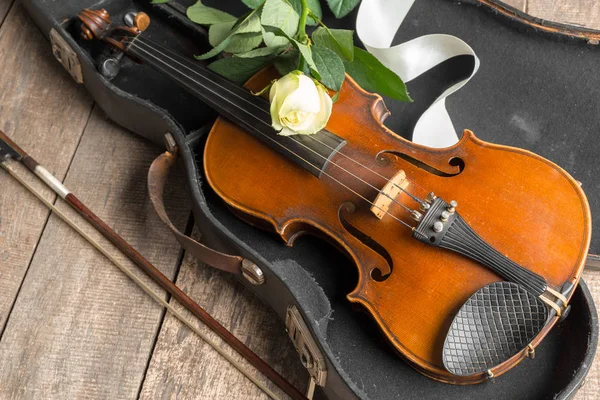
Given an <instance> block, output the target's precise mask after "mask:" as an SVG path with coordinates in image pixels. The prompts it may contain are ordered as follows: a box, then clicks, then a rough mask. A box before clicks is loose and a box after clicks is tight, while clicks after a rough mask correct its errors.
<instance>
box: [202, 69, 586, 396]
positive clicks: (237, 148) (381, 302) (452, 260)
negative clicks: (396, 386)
mask: <svg viewBox="0 0 600 400" xmlns="http://www.w3.org/2000/svg"><path fill="white" fill-rule="evenodd" d="M273 77H274V71H273V70H265V71H262V72H260V73H259V74H257V75H256V76H255V77H254V78H253V79H251V80H250V81H249V82H248V84H247V86H248V88H250V89H252V90H255V91H258V90H260V89H261V88H262V87H264V86H265V85H266V84H267V83H268V82H269V81H270V80H272V79H273ZM387 115H388V111H387V109H386V107H385V105H384V104H383V100H382V99H381V97H380V96H378V95H375V94H371V93H367V92H365V91H364V90H363V89H361V88H360V87H359V86H358V85H357V84H356V83H355V82H354V81H353V80H352V79H351V78H349V77H348V78H347V79H346V82H345V83H344V85H343V88H342V90H341V92H340V96H339V100H338V101H337V102H336V103H335V104H334V108H333V113H332V116H331V119H330V121H329V123H328V125H327V127H326V130H328V131H330V132H332V133H334V134H335V135H337V136H340V137H341V138H343V139H345V140H346V142H347V144H346V145H345V146H344V147H343V148H342V149H341V150H339V153H340V154H336V155H334V156H333V158H332V159H331V160H330V165H329V166H328V167H327V169H326V170H325V171H326V172H328V173H329V174H330V175H327V176H321V178H317V177H316V176H314V175H312V174H309V173H307V172H306V171H305V170H304V169H302V168H300V167H299V166H297V165H296V164H294V163H291V162H290V161H289V160H288V159H286V158H285V157H283V156H281V155H280V154H278V153H275V152H273V151H272V150H271V149H270V148H269V147H267V146H266V145H265V144H264V143H263V142H261V141H259V140H257V139H255V138H253V137H251V136H250V135H248V134H247V133H246V132H244V131H243V130H242V129H240V128H238V127H237V126H236V125H234V124H232V123H231V122H229V121H228V120H225V119H222V118H221V119H218V120H217V122H216V123H215V125H214V126H213V128H212V130H211V132H210V135H209V137H208V140H207V143H206V148H205V153H204V168H205V173H206V178H207V181H208V182H209V184H210V186H211V187H212V188H213V189H214V190H215V192H216V193H217V194H218V195H219V196H220V197H221V198H222V199H223V200H224V201H225V202H226V203H227V204H228V206H229V207H231V208H232V209H233V210H234V212H235V214H236V215H238V216H239V217H240V218H242V219H244V220H245V221H247V222H249V223H250V224H253V225H255V226H258V227H262V228H264V229H270V230H273V231H275V232H276V233H277V234H278V235H279V236H281V238H282V239H283V240H284V241H285V242H286V243H287V244H288V245H290V246H292V245H293V243H294V241H295V240H296V239H297V238H298V237H299V236H301V235H304V234H312V235H317V236H319V237H323V238H325V239H327V240H328V241H330V242H332V243H334V244H335V245H336V246H337V247H338V248H339V249H341V250H342V252H344V253H345V254H346V255H347V256H348V257H349V258H350V259H351V260H352V261H353V263H354V265H355V266H356V268H358V273H359V279H358V284H357V287H356V289H355V290H354V291H352V292H351V293H349V294H348V300H349V301H351V302H352V303H355V304H359V305H360V306H362V307H363V308H364V309H365V310H366V311H367V312H368V313H369V314H370V315H371V316H372V317H373V318H374V319H375V320H376V322H377V324H378V325H379V327H380V328H381V330H382V331H383V333H384V334H385V336H386V337H387V338H388V339H389V341H390V342H391V343H392V344H393V346H394V347H395V349H396V350H397V351H398V352H399V353H400V354H401V355H402V356H403V357H404V358H405V359H407V360H408V361H409V362H410V363H411V365H413V366H414V367H415V368H417V369H418V370H420V371H421V372H423V373H424V374H426V375H428V376H430V377H432V378H434V379H437V380H440V381H444V382H451V383H459V384H469V383H477V382H481V381H484V380H486V379H488V376H487V375H486V374H485V373H480V374H476V375H471V376H467V377H460V376H456V375H453V374H451V373H449V372H448V371H447V370H446V369H445V368H444V366H443V363H442V346H443V343H444V339H445V337H446V333H447V332H448V330H449V328H450V324H451V323H452V320H453V318H454V316H455V315H456V314H457V312H458V310H459V309H460V307H461V306H462V305H463V304H464V303H465V302H466V301H467V300H468V298H469V297H470V296H471V295H472V294H473V293H475V292H476V291H477V290H479V289H480V288H482V287H483V286H486V285H487V284H489V283H492V282H496V281H499V280H501V278H500V277H499V276H498V275H496V274H494V273H493V272H491V271H490V270H488V269H486V268H485V267H483V266H482V265H480V264H478V263H477V262H475V261H472V260H470V259H469V258H466V257H464V256H462V255H460V254H456V253H452V252H449V251H447V250H444V249H440V248H435V247H431V246H428V245H426V244H424V243H420V242H418V241H416V240H414V239H413V238H412V235H411V231H410V230H409V229H408V228H407V227H405V226H403V225H402V224H399V223H397V221H396V220H395V219H394V218H392V217H391V215H384V216H383V218H382V219H378V218H377V217H376V216H375V215H374V214H373V212H372V211H371V210H370V204H369V203H367V202H365V201H363V199H362V198H361V197H360V196H357V194H360V195H361V196H364V198H366V199H370V200H372V199H375V198H376V197H377V195H378V191H377V190H375V188H383V187H384V186H385V185H386V183H387V180H386V179H384V177H389V178H391V177H393V176H394V175H395V174H397V173H398V171H400V170H402V171H404V172H405V173H406V177H407V178H408V180H409V181H410V183H408V187H406V189H407V190H406V191H407V192H412V193H415V194H418V195H419V196H422V197H424V195H425V194H426V193H427V192H428V191H432V192H434V193H436V194H437V195H438V196H440V197H443V198H445V199H447V200H448V201H449V199H455V200H457V201H458V204H459V206H458V207H457V208H458V209H459V210H460V213H461V215H462V217H463V218H464V219H465V220H466V221H467V222H468V223H469V224H470V225H471V227H472V228H473V229H474V230H475V231H477V232H478V233H479V234H480V235H481V236H482V237H483V239H484V240H485V241H487V242H488V243H489V244H490V245H492V246H493V247H494V248H496V249H498V251H500V252H501V253H502V254H504V255H505V256H507V257H509V258H510V259H512V260H513V261H515V262H517V263H519V264H521V265H523V266H526V268H528V269H530V270H531V271H533V272H535V273H537V274H539V275H540V276H542V277H544V278H545V279H546V282H547V284H548V286H549V287H551V288H553V289H555V290H557V291H560V290H561V288H562V287H563V285H565V284H567V283H570V284H573V285H577V283H578V281H579V279H580V277H581V273H582V270H583V267H584V263H585V260H586V256H587V251H588V247H589V243H590V237H591V216H590V210H589V206H588V203H587V200H586V197H585V195H584V193H583V191H582V190H581V188H580V185H579V184H578V182H577V181H575V180H574V179H573V178H572V177H571V176H570V175H569V174H568V173H567V172H565V171H564V170H563V169H561V168H560V167H558V166H557V165H555V164H553V163H552V162H550V161H548V160H546V159H544V158H542V157H540V156H537V155H535V154H533V153H531V152H528V151H526V150H521V149H516V148H511V147H507V146H500V145H494V144H490V143H486V142H483V141H481V140H479V139H477V138H476V137H475V135H474V134H473V133H472V132H470V131H465V133H464V135H463V137H462V139H461V140H460V142H458V143H457V144H456V145H454V146H452V147H450V148H446V149H432V148H426V147H423V146H420V145H417V144H414V143H412V142H409V141H407V140H405V139H403V138H402V137H400V136H398V135H396V134H395V133H393V132H392V131H390V130H389V129H387V128H386V127H385V126H384V125H383V120H384V119H385V118H386V116H387ZM341 153H343V155H342V154H341ZM350 158H351V159H353V160H354V161H358V162H359V163H360V164H362V165H364V166H366V167H368V169H366V168H360V167H358V166H357V164H356V163H355V162H354V161H353V160H350ZM342 168H343V169H342ZM369 169H370V170H371V171H369ZM346 171H351V172H352V173H353V174H355V175H358V176H360V177H361V178H362V179H363V180H364V181H367V182H369V183H371V184H372V186H373V187H374V188H373V187H370V186H368V185H366V184H364V183H363V182H361V181H359V180H357V179H354V177H353V176H351V175H349V174H348V173H346ZM372 171H375V172H377V173H378V174H380V175H376V174H374V173H373V172H372ZM333 178H336V179H338V180H340V181H341V182H343V183H344V184H346V185H348V186H349V187H350V188H351V189H353V190H354V191H355V192H356V193H357V194H355V193H353V192H351V191H349V190H346V189H345V188H344V187H341V186H340V184H339V183H338V182H337V181H336V180H334V179H333ZM397 200H398V202H400V203H403V204H406V205H409V204H410V201H411V199H410V198H409V197H408V195H407V194H406V193H400V194H399V197H398V198H397ZM403 212H404V213H405V214H406V212H405V211H404V210H403V209H402V208H401V207H400V205H399V204H393V205H392V207H391V208H390V210H389V213H390V214H394V215H396V216H400V217H402V216H403V215H402V213H403ZM404 216H406V215H404ZM405 219H406V218H405ZM377 270H378V271H377ZM341 273H343V271H342V272H341ZM382 277H383V278H382ZM571 293H572V292H571ZM557 319H558V318H557V317H554V318H553V320H552V322H550V323H549V324H547V325H546V326H545V327H544V329H543V330H542V331H541V332H540V333H539V335H538V336H537V337H536V338H535V339H534V341H533V342H532V343H531V344H532V346H533V347H535V346H537V344H539V343H540V342H541V340H542V339H543V338H544V336H545V335H546V334H547V333H548V331H549V330H550V329H551V328H552V326H553V325H554V323H555V322H556V321H557ZM526 355H527V349H524V350H523V351H522V352H521V353H520V354H517V355H515V356H514V357H512V358H511V359H510V360H508V361H506V362H505V363H503V364H502V365H500V366H498V367H496V368H494V369H493V370H492V372H493V374H494V375H495V376H498V375H500V374H502V373H503V372H505V371H506V370H508V369H510V368H511V367H512V366H514V365H515V364H516V363H518V362H519V361H520V360H522V359H523V358H524V357H525V356H526Z"/></svg>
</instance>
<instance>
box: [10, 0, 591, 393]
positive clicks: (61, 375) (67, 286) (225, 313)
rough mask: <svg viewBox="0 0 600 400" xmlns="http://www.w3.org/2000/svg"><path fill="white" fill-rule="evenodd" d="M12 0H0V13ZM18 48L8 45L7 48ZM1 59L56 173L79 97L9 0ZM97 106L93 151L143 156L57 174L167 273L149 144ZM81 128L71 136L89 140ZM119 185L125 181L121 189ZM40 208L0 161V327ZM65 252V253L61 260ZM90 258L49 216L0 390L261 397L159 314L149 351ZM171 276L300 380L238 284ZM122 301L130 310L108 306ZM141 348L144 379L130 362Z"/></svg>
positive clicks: (146, 307) (558, 12)
mask: <svg viewBox="0 0 600 400" xmlns="http://www.w3.org/2000/svg"><path fill="white" fill-rule="evenodd" d="M11 3H12V1H10V0H0V22H1V21H2V20H3V16H4V14H5V13H6V12H7V11H8V10H9V8H10V4H11ZM507 3H511V4H513V5H514V6H516V7H519V8H521V9H524V10H526V11H528V12H529V13H531V14H533V15H536V16H539V17H542V18H546V19H550V20H556V21H559V22H571V23H579V24H584V25H586V26H588V27H596V28H600V12H599V11H598V6H599V5H598V4H597V3H596V2H595V1H593V0H561V1H559V2H554V1H549V0H507ZM25 33H26V34H25ZM17 46H19V47H17ZM17 48H18V49H19V51H15V49H17ZM0 56H1V57H2V60H3V74H0V128H2V129H3V130H5V131H6V132H7V133H8V134H9V135H11V136H12V137H13V138H15V139H16V140H17V141H18V142H19V144H21V145H22V146H23V147H25V149H26V150H27V151H29V152H30V153H31V154H32V155H33V156H34V157H35V158H36V159H38V160H39V161H40V162H41V163H42V164H44V165H45V166H46V167H48V168H49V169H50V170H51V171H52V172H53V173H55V174H56V175H57V176H58V177H59V178H62V177H64V176H65V174H66V171H67V169H68V168H69V163H70V161H71V159H72V157H73V155H74V153H75V149H76V148H77V143H78V141H79V139H80V137H81V134H82V132H83V129H84V126H85V124H86V122H87V119H88V115H89V112H90V109H91V104H92V102H91V100H90V99H89V97H88V96H87V95H86V94H85V92H84V90H83V89H82V88H80V87H78V86H76V85H75V84H74V83H73V82H72V80H71V78H70V77H69V76H68V74H67V73H66V72H65V71H64V70H63V69H62V67H61V66H60V65H59V64H58V63H57V62H56V61H54V59H53V57H52V55H51V54H50V51H49V45H48V43H47V42H46V40H45V39H44V38H43V37H42V35H41V34H39V32H38V31H37V28H36V27H35V26H34V25H33V24H32V23H31V21H30V20H29V18H28V17H27V16H26V15H25V14H24V12H23V10H22V7H21V6H20V5H19V4H18V3H16V4H15V6H14V7H13V9H12V10H11V11H10V13H9V16H8V18H7V19H6V21H5V23H4V25H3V26H2V27H0ZM50 97H51V99H52V100H51V101H49V99H50ZM97 114H98V115H97ZM100 115H101V113H100V112H97V111H96V112H95V113H94V117H93V119H92V120H91V121H90V129H91V127H92V126H95V128H94V129H93V132H95V134H96V135H100V136H101V137H104V138H105V139H106V136H105V135H108V137H110V138H111V143H110V144H108V143H107V142H106V141H105V139H102V140H100V143H101V144H102V146H101V147H100V148H99V149H98V152H104V153H107V154H108V153H111V152H112V151H113V149H115V151H116V152H117V153H118V152H119V151H120V150H122V149H123V148H124V147H122V146H124V143H127V144H126V145H127V146H129V148H130V149H140V148H142V149H143V152H145V153H144V154H146V155H145V156H140V157H141V158H142V160H141V161H140V160H136V163H134V164H127V165H124V164H119V165H120V166H121V167H123V168H125V169H124V170H123V171H121V172H120V175H119V177H118V179H117V177H116V176H115V173H114V170H113V168H114V167H115V166H114V165H111V164H112V163H111V162H105V164H103V165H102V167H101V168H93V167H91V166H92V165H98V164H96V162H98V161H101V162H103V161H105V160H107V158H106V157H104V158H103V157H102V156H101V155H100V154H98V152H94V151H91V150H90V149H89V148H88V150H87V151H85V152H82V150H81V149H80V150H79V151H78V152H77V154H76V158H75V161H74V163H73V166H72V167H71V170H70V171H69V174H68V177H67V179H68V180H67V184H69V185H75V184H77V185H80V186H78V187H74V186H73V189H74V190H76V193H77V194H78V195H79V196H80V198H82V200H83V201H85V202H89V204H92V205H93V206H94V210H95V211H98V213H99V214H100V215H101V216H102V217H103V218H107V220H109V218H108V216H109V214H112V215H116V216H118V217H119V218H120V219H119V221H120V222H118V221H113V220H110V222H111V224H112V223H113V222H114V223H115V224H116V227H117V229H118V231H119V233H121V234H123V236H125V237H126V238H127V239H129V240H132V241H133V242H134V244H139V242H140V241H141V240H142V239H141V237H144V238H145V237H146V236H152V237H153V238H154V240H155V241H156V242H153V247H151V248H150V249H146V248H143V249H140V250H142V252H143V254H144V255H148V256H149V258H150V260H151V261H153V262H155V263H157V264H159V265H160V266H161V267H163V271H164V272H169V273H170V274H171V275H172V273H173V269H174V265H175V264H174V261H173V259H174V258H176V257H174V254H175V253H176V250H175V249H173V248H171V247H170V245H169V243H172V242H171V240H172V239H171V238H170V236H169V235H168V234H166V233H164V232H162V231H161V229H160V227H158V226H157V225H156V221H155V220H154V219H153V218H154V213H153V211H152V210H150V209H149V208H148V204H147V203H146V202H145V201H146V200H145V198H146V195H145V190H144V189H141V186H142V185H143V182H144V181H145V173H146V169H147V166H148V165H149V160H150V159H151V154H152V155H153V154H154V153H155V152H156V150H155V149H153V148H151V147H150V146H148V147H145V146H147V144H145V142H144V141H143V140H142V139H139V138H135V137H132V136H130V135H129V134H128V133H127V132H125V131H124V130H122V129H120V128H117V127H114V126H112V125H111V124H107V123H106V122H105V121H102V118H101V117H100ZM107 126H108V127H107ZM108 131H110V132H108ZM89 132H90V131H86V136H84V138H83V140H82V146H83V145H84V144H85V143H86V141H87V140H90V139H89V138H88V136H87V135H88V133H89ZM123 138H127V139H123ZM92 143H97V142H92ZM82 148H83V147H82ZM119 149H120V150H119ZM146 152H147V153H146ZM135 157H137V156H135ZM144 157H147V158H144ZM146 163H147V164H146ZM105 172H106V173H108V174H109V176H110V177H115V179H114V182H106V181H103V182H101V184H100V185H93V182H94V179H95V178H96V177H97V176H99V175H101V174H103V173H105ZM75 174H77V176H78V177H77V178H75V176H76V175H75ZM70 179H73V182H72V183H70V182H71V180H70ZM36 183H37V181H36ZM175 185H176V183H174V184H173V185H170V186H169V190H172V189H173V188H174V187H175ZM38 186H41V185H38ZM129 188H134V189H135V190H134V191H132V192H130V191H129ZM46 194H49V192H46ZM168 197H170V198H172V199H174V200H175V201H174V203H178V202H179V201H182V202H183V201H184V199H182V198H181V195H180V194H177V193H171V194H170V195H169V196H168ZM105 201H106V205H105ZM119 202H121V204H124V207H123V209H120V208H119V207H118V206H117V204H118V203H119ZM96 204H98V208H96ZM176 206H177V204H172V205H171V207H169V210H171V212H172V216H173V217H175V219H178V221H179V223H181V222H182V221H183V219H184V218H183V216H184V215H185V214H186V213H182V214H181V215H180V214H179V212H180V211H176V212H175V213H173V211H172V210H176V209H177V207H176ZM99 208H102V210H100V209H99ZM184 208H185V207H184ZM61 209H63V210H64V209H65V207H64V205H61ZM47 216H48V213H47V211H46V210H45V209H44V208H43V206H41V205H39V204H38V203H37V201H36V200H35V199H34V198H33V197H32V196H30V195H29V194H27V193H26V192H25V191H23V190H22V189H21V188H20V187H19V186H18V185H17V184H16V183H14V182H13V181H12V180H11V179H10V178H9V177H7V176H6V175H5V174H3V173H1V172H0V277H1V279H0V332H1V331H2V328H3V326H4V324H5V323H6V319H7V317H8V313H9V312H10V309H11V305H12V303H13V301H14V298H15V296H16V295H17V292H18V289H19V286H20V284H21V282H22V280H23V276H24V274H25V273H26V270H27V267H28V265H29V264H30V262H31V259H32V257H33V253H34V251H36V246H37V243H38V240H39V238H40V235H41V232H42V230H43V229H44V224H45V223H46V221H47ZM113 226H114V225H113ZM138 248H139V247H138ZM67 250H68V251H71V253H72V254H71V255H70V256H68V257H66V256H65V254H67V253H66V251H67ZM54 251H57V252H56V253H53V252H54ZM97 257H98V255H97V254H96V253H95V252H93V251H91V250H89V247H88V245H87V244H86V243H83V242H82V241H81V240H79V238H78V237H77V236H74V234H72V233H71V232H70V231H69V230H68V229H67V228H66V227H65V226H62V224H61V223H60V222H59V221H58V220H55V218H51V219H50V221H49V222H48V226H47V231H46V232H45V233H44V237H43V238H42V240H41V241H40V245H39V247H38V248H37V254H36V255H35V257H33V262H32V263H31V270H30V273H31V274H30V275H28V276H27V279H25V282H23V290H22V293H21V296H20V298H19V301H18V302H17V304H16V305H15V309H14V311H15V312H14V313H13V314H12V315H11V316H10V323H9V324H8V326H7V330H6V332H5V334H4V335H3V336H2V338H1V341H0V398H2V399H5V398H7V399H11V398H49V399H57V398H61V399H62V398H119V399H133V398H136V397H137V396H138V390H139V391H140V394H139V396H140V397H141V398H145V399H147V398H152V399H153V398H178V399H196V398H198V399H213V398H215V399H235V398H244V399H258V398H264V395H262V394H261V393H260V392H258V391H257V390H256V389H255V388H254V387H253V385H252V384H251V383H249V382H248V381H247V380H246V379H245V378H244V377H243V376H242V375H241V374H239V373H238V372H237V371H235V370H234V369H233V368H232V367H231V366H229V365H228V364H227V363H226V362H224V361H222V360H221V359H220V358H219V356H218V355H217V354H216V353H214V352H213V351H212V350H211V349H209V348H208V347H207V345H205V344H202V343H201V342H200V340H199V339H197V338H196V337H195V336H194V335H193V334H191V332H189V331H188V330H187V329H185V328H184V327H182V326H181V325H180V324H179V323H178V322H177V321H176V320H174V319H172V318H171V317H167V318H166V319H165V322H164V324H163V327H162V329H161V332H160V335H159V336H158V341H157V343H156V348H155V351H154V353H152V341H153V337H154V336H153V335H155V334H156V329H157V326H158V324H159V323H160V315H161V313H160V311H159V310H157V309H156V308H155V307H154V306H153V305H152V304H151V303H150V302H149V300H147V299H145V298H143V295H141V294H139V293H138V294H139V296H141V297H138V294H136V295H135V296H127V295H124V293H126V292H127V291H128V290H130V289H131V290H133V291H134V292H135V291H136V289H135V288H133V287H132V285H131V284H130V283H129V282H127V281H122V280H121V278H120V277H119V276H117V275H118V274H117V272H115V270H114V268H113V267H112V266H111V265H105V264H104V262H102V261H100V260H98V259H97ZM99 276H101V277H103V279H99ZM584 279H585V280H586V282H587V283H588V285H589V286H590V289H591V290H592V292H593V293H594V297H595V300H596V303H597V304H599V305H600V273H597V272H589V271H588V272H585V273H584ZM178 283H179V284H181V285H183V286H184V289H185V290H186V292H188V293H190V294H192V295H193V296H194V298H196V300H198V301H199V302H200V303H201V304H202V305H203V306H205V307H207V309H208V310H209V311H210V312H211V313H213V314H214V315H216V316H217V317H218V318H219V319H220V320H221V322H223V323H225V324H226V325H228V326H230V327H231V328H232V330H233V331H234V333H236V335H237V336H238V337H240V338H241V339H242V340H243V341H245V342H246V343H248V344H249V345H250V346H251V347H252V348H253V349H255V350H256V351H257V352H258V353H259V354H260V355H263V356H265V357H266V358H267V359H268V360H271V361H274V362H275V361H276V363H275V364H274V365H275V368H276V369H277V370H279V371H280V372H282V373H283V374H284V376H288V377H290V379H291V380H292V381H293V383H295V384H296V385H297V386H298V387H299V388H301V389H302V388H303V387H304V383H305V379H306V377H305V376H303V375H304V374H305V373H304V372H303V369H302V367H301V366H300V365H299V363H298V360H297V355H296V354H295V352H294V351H293V349H290V347H289V344H288V339H287V337H286V334H285V332H284V331H283V326H282V325H281V323H279V322H277V321H276V317H275V316H274V314H273V313H272V312H271V311H270V310H269V309H268V308H267V307H266V306H264V305H262V304H261V303H260V302H259V301H258V300H256V299H255V298H254V296H252V295H251V294H250V293H249V292H248V291H246V290H244V289H242V288H241V286H240V285H239V284H237V283H235V282H232V281H231V280H229V279H226V278H224V277H223V276H222V275H221V274H219V273H216V272H215V271H213V270H211V269H209V268H207V267H204V266H200V265H196V264H195V262H193V260H189V259H186V261H185V263H184V265H183V266H182V267H181V273H180V276H179V278H178ZM72 290H74V293H72ZM69 293H71V294H69ZM136 293H137V292H136ZM104 295H106V297H105V298H103V297H102V296H104ZM21 297H22V298H21ZM124 298H125V299H126V301H127V302H128V304H127V309H129V310H127V309H125V307H124V306H123V305H122V304H121V302H122V300H123V299H124ZM92 300H93V301H94V302H92ZM38 307H40V308H39V310H40V313H38V312H37V310H38ZM80 312H82V313H83V314H79V313H80ZM136 332H138V333H136ZM13 347H15V349H13ZM150 357H152V359H151V361H150V362H149V368H148V372H147V375H146V378H145V379H144V375H143V369H144V366H145V363H146V362H147V361H148V359H149V358H150ZM38 359H39V361H38ZM599 364H600V360H599V357H598V356H597V357H596V362H595V363H594V365H593V367H592V370H591V371H590V374H589V376H588V379H587V384H586V385H585V386H584V387H583V388H582V389H581V390H580V392H579V393H578V394H577V396H576V399H577V400H592V399H593V400H596V399H597V398H598V393H600V365H599Z"/></svg>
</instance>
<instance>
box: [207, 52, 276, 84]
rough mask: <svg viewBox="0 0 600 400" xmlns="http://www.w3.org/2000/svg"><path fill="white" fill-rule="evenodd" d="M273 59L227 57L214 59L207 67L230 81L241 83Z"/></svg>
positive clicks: (267, 57)
mask: <svg viewBox="0 0 600 400" xmlns="http://www.w3.org/2000/svg"><path fill="white" fill-rule="evenodd" d="M272 60H273V57H269V56H266V57H255V58H239V57H227V58H221V59H220V60H217V61H214V62H212V63H210V64H209V65H208V68H209V69H211V70H212V71H214V72H216V73H217V74H219V75H222V76H224V77H225V78H227V79H229V80H230V81H232V82H235V83H237V84H240V85H241V84H243V83H244V82H246V81H247V80H248V79H250V77H252V75H254V74H255V73H257V72H258V71H260V70H261V69H262V68H264V67H265V66H266V65H267V64H269V63H270V62H271V61H272Z"/></svg>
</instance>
